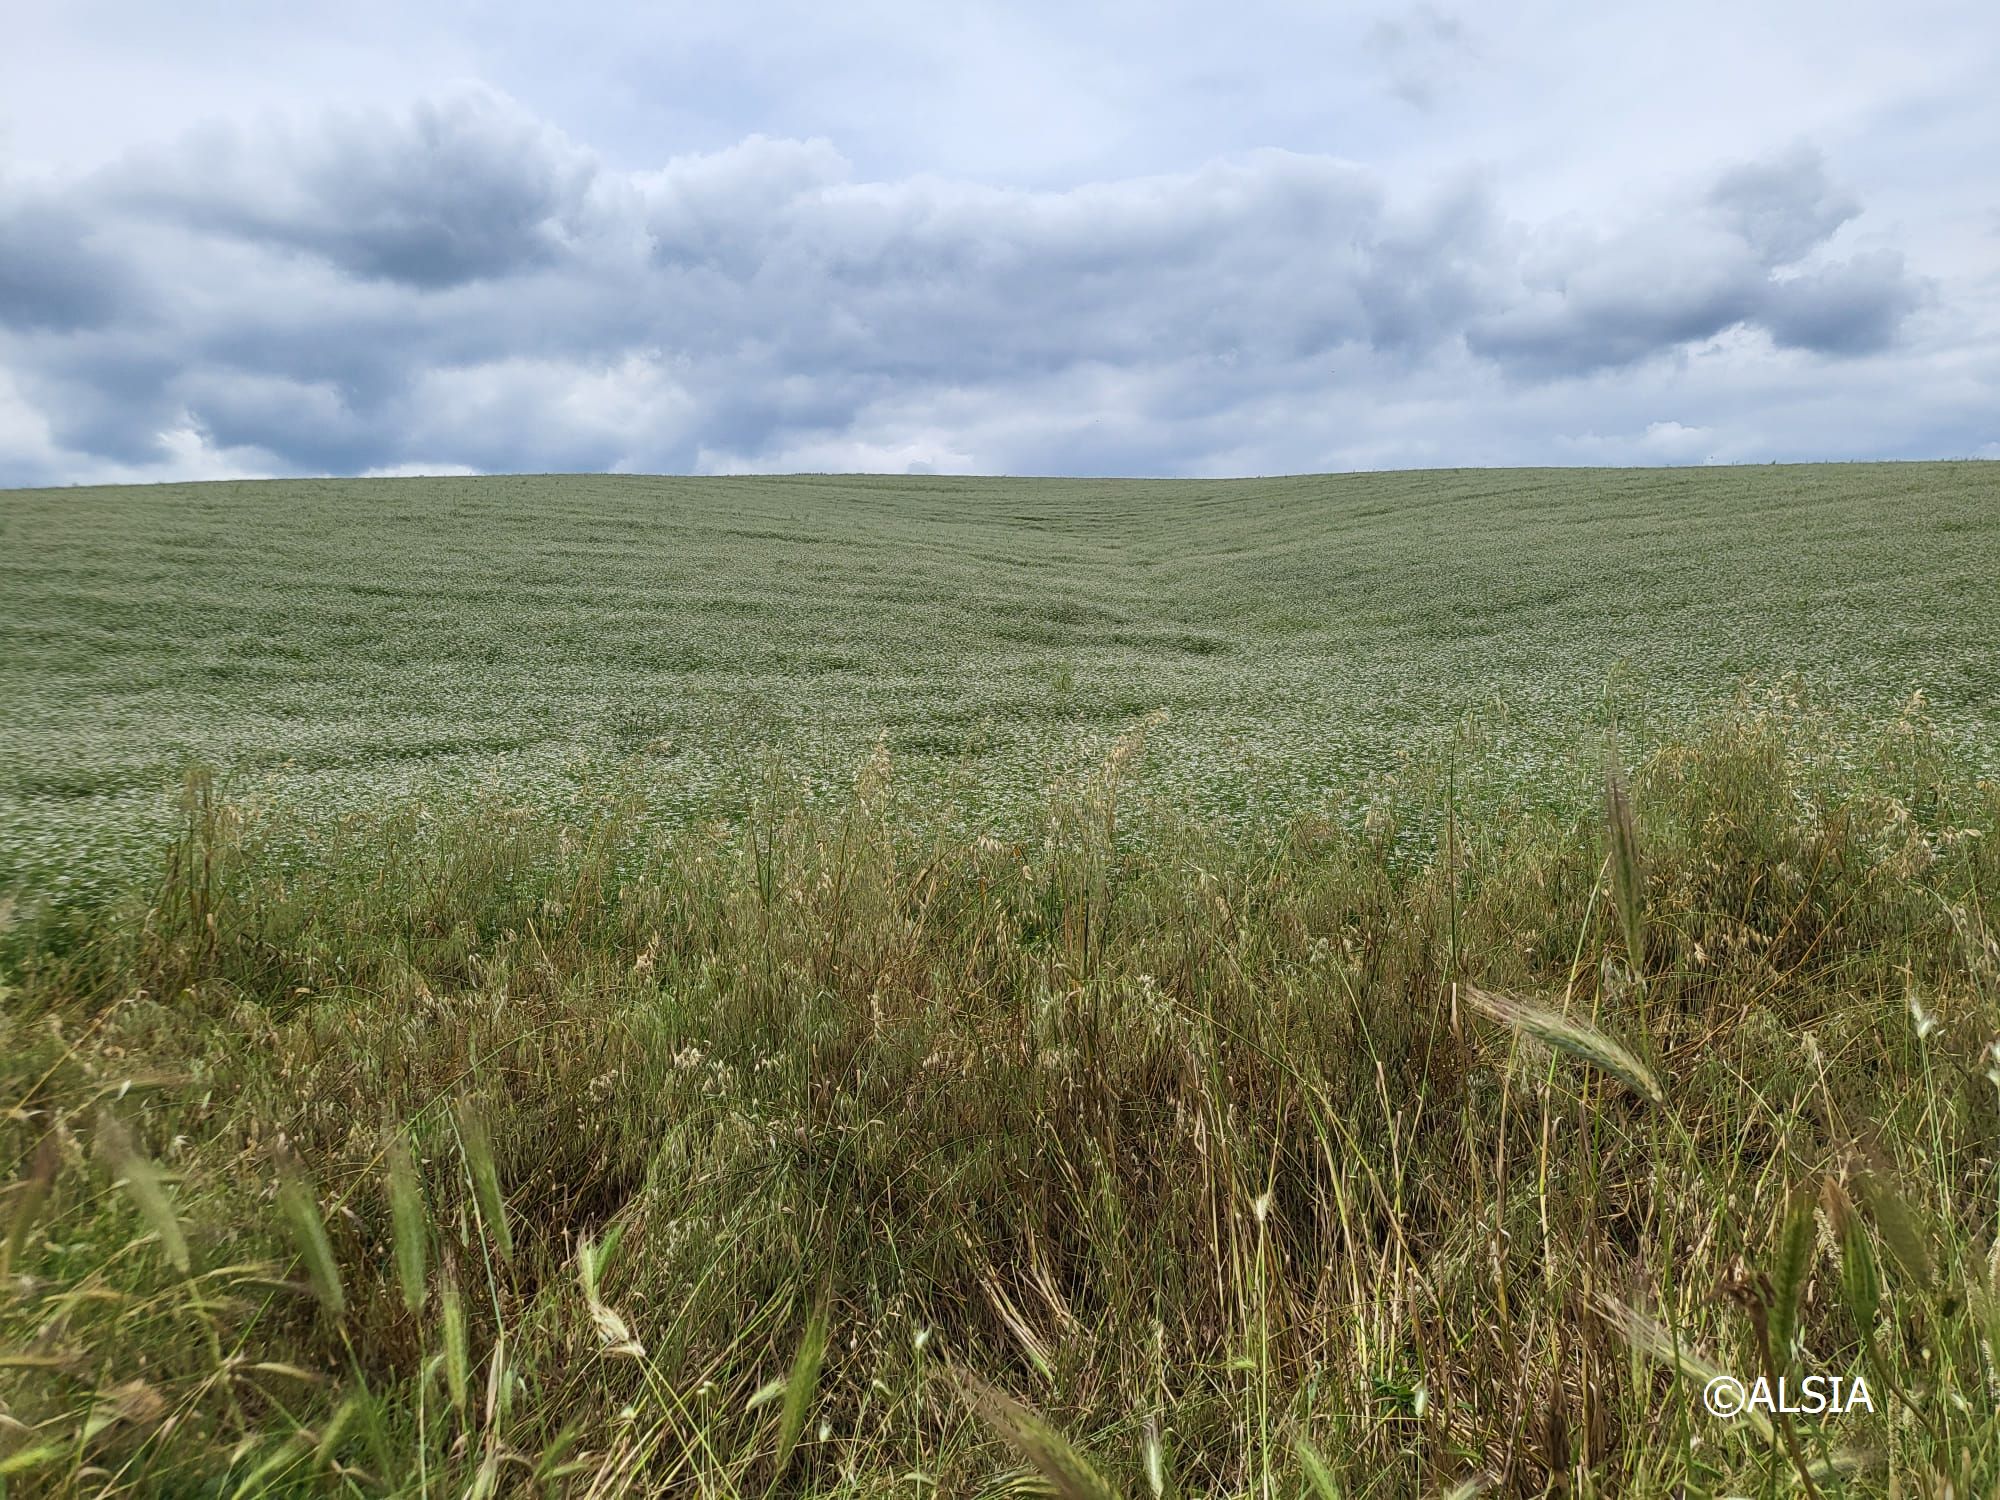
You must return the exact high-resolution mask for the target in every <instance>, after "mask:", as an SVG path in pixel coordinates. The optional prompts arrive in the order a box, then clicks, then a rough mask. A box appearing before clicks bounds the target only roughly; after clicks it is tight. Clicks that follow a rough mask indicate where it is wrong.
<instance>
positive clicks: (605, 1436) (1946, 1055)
mask: <svg viewBox="0 0 2000 1500" xmlns="http://www.w3.org/2000/svg"><path fill="white" fill-rule="evenodd" d="M0 580H4V581H0V589H4V592H0V702H4V704H5V714H4V717H0V877H4V878H0V1496H12V1495H15V1494H32V1495H40V1494H51V1495H90V1496H105V1497H113V1496H116V1497H124V1496H135V1497H136V1496H142V1495H143V1496H151V1495H204V1496H207V1495H213V1496H246V1497H248V1496H263V1495H287V1496H289V1495H319V1494H332V1495H342V1496H351V1497H363V1496H383V1495H396V1496H403V1495H410V1496H433V1495H453V1496H469V1497H473V1500H491V1497H498V1496H502V1495H508V1496H512V1495H549V1496H578V1497H583V1496H591V1497H596V1496H609V1495H625V1494H640V1495H657V1496H662V1497H665V1496H700V1497H704V1500H707V1497H718V1500H721V1497H730V1500H734V1497H744V1500H753V1497H754V1500H775V1497H778V1496H816V1497H817V1496H825V1497H833V1496H839V1497H852V1500H861V1497H870V1500H873V1497H890V1496H898V1497H902V1496H907V1497H912V1500H919V1497H928V1496H932V1495H936V1496H954V1497H956V1496H975V1497H980V1500H1001V1497H1016V1496H1025V1495H1037V1494H1041V1495H1054V1496H1057V1497H1059V1500H1113V1497H1125V1500H1143V1497H1151V1500H1167V1497H1170V1496H1171V1497H1189V1500H1192V1497H1196V1496H1227V1497H1232V1500H1237V1497H1240V1500H1294V1497H1304V1500H1341V1497H1347V1500H1391V1497H1402V1496H1426V1497H1430V1496H1443V1497H1451V1500H1470V1497H1471V1496H1474V1495H1478V1494H1494V1495H1508V1496H1538V1495H1566V1496H1578V1497H1581V1496H1605V1497H1610V1496H1654V1495H1678V1496H1687V1497H1722V1496H1730V1495H1752V1494H1755V1495H1768V1496H1777V1495H1799V1496H1803V1497H1806V1500H1821V1497H1824V1500H1832V1497H1835V1496H1850V1495H1853V1496H1861V1495H1867V1496H1886V1495H1897V1496H1910V1497H1916V1496H1923V1497H1928V1500H1944V1497H1947V1496H1951V1497H1955V1500H1959V1497H1965V1496H1970V1495H1983V1494H1990V1493H1993V1492H1994V1491H1995V1486H1996V1485H2000V1207H1996V1205H2000V782H1996V778H1995V769H1996V759H1997V758H2000V757H1996V750H1995V744H1996V735H1995V731H1996V728H2000V651H1996V648H1995V644H1994V621H1996V620H2000V465H1993V464H1978V463H1965V464H1925V465H1885V466H1852V467H1849V466H1840V467H1803V468H1759V469H1732V470H1712V471H1689V470H1677V471H1580V470H1572V471H1548V472H1517V471H1507V472H1473V471H1464V472H1452V473H1434V474H1402V475H1368V476H1352V477H1337V478H1336V477H1320V478H1296V479H1284V480H1271V481H1242V482H1229V483H1206V482H1174V483H1122V482H1120V483H1113V482H1096V481H1092V482H1084V481H1026V480H1009V481H1000V480H962V481H961V480H942V479H936V480H933V479H893V480H892V479H866V478H841V479H830V478H816V477H815V478H804V477H802V478H792V479H743V480H735V479H731V480H668V479H648V478H617V477H609V478H521V479H516V478H504V479H436V480H398V481H369V482H331V481H329V482H311V483H304V482H301V483H268V484H265V483H259V484H231V485H200V486H176V487H161V488H156V489H145V490H138V489H128V490H118V489H93V490H73V491H34V492H15V493H7V494H0ZM1807 1377H1812V1378H1814V1379H1816V1380H1820V1381H1824V1380H1825V1379H1827V1378H1829V1377H1838V1378H1839V1379H1840V1380H1841V1381H1842V1382H1843V1383H1844V1384H1845V1386H1846V1388H1848V1389H1849V1390H1850V1391H1851V1390H1852V1388H1853V1384H1854V1382H1857V1381H1858V1382H1860V1383H1861V1387H1862V1388H1863V1389H1865V1390H1866V1391H1867V1392H1868V1399H1867V1400H1866V1401H1865V1402H1859V1403H1856V1402H1853V1401H1851V1400H1850V1402H1849V1403H1848V1404H1847V1405H1846V1406H1845V1408H1844V1409H1842V1410H1839V1411H1835V1412H1831V1413H1828V1412H1824V1411H1822V1412H1816V1413H1810V1414H1806V1413H1801V1412H1799V1411H1796V1410H1783V1409H1779V1407H1778V1406H1775V1405H1773V1404H1772V1403H1771V1402H1770V1401H1769V1399H1768V1398H1767V1400H1766V1402H1765V1404H1764V1405H1763V1406H1755V1405H1753V1406H1750V1407H1749V1408H1747V1409H1745V1410H1742V1411H1739V1412H1734V1413H1722V1414H1718V1413H1717V1411H1716V1410H1715V1409H1713V1408H1712V1407H1710V1406H1708V1405H1707V1404H1706V1401H1705V1396H1704V1392H1705V1390H1707V1389H1709V1388H1710V1387H1711V1386H1712V1384H1713V1382H1714V1381H1716V1380H1717V1379H1718V1378H1721V1379H1724V1380H1737V1381H1740V1382H1741V1384H1742V1386H1743V1387H1744V1388H1754V1384H1755V1382H1757V1381H1759V1380H1763V1381H1764V1382H1765V1383H1766V1386H1767V1387H1769V1386H1772V1385H1774V1384H1775V1385H1783V1384H1784V1383H1786V1382H1789V1383H1790V1387H1791V1389H1793V1390H1794V1391H1795V1392H1796V1391H1797V1390H1798V1389H1799V1383H1800V1382H1801V1381H1802V1380H1804V1379H1805V1378H1807Z"/></svg>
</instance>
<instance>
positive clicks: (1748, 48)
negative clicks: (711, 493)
mask: <svg viewBox="0 0 2000 1500" xmlns="http://www.w3.org/2000/svg"><path fill="white" fill-rule="evenodd" d="M7 30H8V41H7V46H6V48H5V50H4V51H0V485H44V484H68V483H93V482H116V481H133V480H151V479H180V478H220V477H233V476H241V475H262V474H363V473H409V472H433V473H438V472H464V471H481V472H487V471H548V470H639V471H654V472H679V473H721V472H743V471H760V470H768V471H794V470H815V471H816V470H877V471H895V472H901V471H906V470H916V471H923V470H933V471H937V472H979V473H1077V474H1104V473H1119V474H1182V475H1218V474H1268V473H1279V472H1299V471H1310V470H1333V469H1359V468H1400V467H1421V466H1436V465H1461V464H1523V463H1552V464H1573V463H1620V464H1624V463H1701V462H1710V461H1713V462H1738V461H1761V460H1766V459H1809V458H1929V457H1962V456H1974V455H1976V456H1984V457H2000V89H1996V88H1995V87H1994V80H1995V79H1996V78H2000V8H1995V7H1994V6H1993V5H1991V4H1990V3H1987V0H1977V3H1951V4H1945V3H1928V0H1904V3H1900V4H1898V5H1895V6H1890V5H1886V4H1880V3H1873V4H1854V3H1846V0H1814V3H1811V4H1806V3H1802V0H1767V3H1762V4H1758V5H1754V6H1747V5H1745V4H1743V0H1726V3H1710V0H1683V3H1680V4H1676V5H1673V6H1657V5H1655V6H1644V7H1640V6H1621V5H1610V6H1607V5H1603V4H1581V3H1556V0H1524V3H1521V4H1517V5H1513V6H1507V7H1499V6H1479V7H1474V6H1471V5H1458V4H1451V3H1442V0H1441V3H1437V4H1431V3H1423V4H1416V5H1405V4H1397V3H1389V4H1385V5H1382V6H1370V5H1359V6H1345V5H1336V4H1330V3H1318V4H1310V3H1305V0H1234V3H1232V4H1230V5H1227V6H1224V5H1217V4H1213V3H1204V4H1200V5H1194V4H1180V3H1177V0H1146V3H1138V0H1129V3H1128V0H1103V3H1098V4H1077V3H1075V0H1069V3H1062V4H1055V3H1049V4H1043V3H1017V4H1006V5H1002V4H980V3H963V4H949V3H947V4H942V5H940V4H928V3H919V0H852V3H846V4H841V5H832V6H829V5H825V4H811V5H807V4H799V5H782V4H768V3H737V4H730V5H714V4H703V5H692V4H681V3H668V4H645V5H641V4H628V5H620V6H607V5H602V4H599V3H597V0H570V3H567V4H565V5H561V6H554V5H543V6H529V5H525V4H511V3H500V0H492V3H488V0H426V3H408V0H404V3H377V0H347V3H345V4H343V5H341V6H338V7H336V6H331V5H326V6H312V7H307V6H294V5H252V4H245V3H241V0H233V3H220V0H180V3H177V4H175V5H172V6H165V5H160V4H157V3H155V0H71V3H64V4H57V3H53V0H49V3H37V0H24V3H22V4H20V5H17V6H13V7H10V13H9V18H8V24H7Z"/></svg>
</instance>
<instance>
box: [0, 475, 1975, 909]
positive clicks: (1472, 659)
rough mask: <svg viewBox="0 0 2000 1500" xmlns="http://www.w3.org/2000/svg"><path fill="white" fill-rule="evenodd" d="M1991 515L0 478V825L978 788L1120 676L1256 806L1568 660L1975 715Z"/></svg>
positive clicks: (1083, 713) (1284, 493)
mask: <svg viewBox="0 0 2000 1500" xmlns="http://www.w3.org/2000/svg"><path fill="white" fill-rule="evenodd" d="M1996 522H2000V466H1996V465H1993V464H1978V463H1962V464H1909V465H1869V466H1847V465H1843V466H1805V467H1770V468H1740V469H1711V470H1691V469H1675V470H1574V469H1571V470H1545V471H1529V470H1509V471H1445V472H1423V473H1403V474H1371V475H1351V476H1316V477H1302V478H1288V479H1277V480H1249V481H1230V482H1210V481H1169V482H1152V481H1069V480H997V479H965V480H961V479H942V478H925V477H914V478H872V477H842V478H829V477H793V478H781V479H669V478H646V477H618V476H610V477H575V476H549V477H496V478H474V479H413V480H363V481H338V480H330V481H274V482H268V483H249V484H214V485H193V486H161V487H149V488H134V489H119V488H104V489H84V490H58V491H17V492H10V493H4V494H0V700H4V701H5V702H7V704H8V705H9V711H8V714H7V716H6V720H5V724H4V727H0V829H8V830H12V832H13V834H14V835H15V837H14V839H13V841H12V842H13V844H14V854H13V856H12V858H11V859H9V860H8V861H7V863H9V864H11V865H13V867H14V870H15V872H16V873H17V875H20V874H25V873H27V872H28V871H30V870H33V869H41V868H49V867H53V865H54V864H58V863H60V864H74V863H75V861H76V860H77V859H81V860H82V863H83V865H84V866H85V867H88V866H89V865H91V864H93V863H94V862H96V860H97V857H98V855H97V852H94V851H97V850H98V848H99V846H101V845H102V844H104V843H105V842H106V841H113V842H116V841H118V840H120V839H122V838H123V837H124V836H125V833H126V832H127V831H136V830H138V829H139V828H140V826H141V825H142V824H149V823H151V822H153V821H155V814H156V811H157V809H158V807H159V805H160V799H159V789H160V788H161V786H162V785H163V784H166V783H168V782H170V781H171V779H172V778H173V776H174V774H175V772H176V770H177V768H178V766H179V765H180V764H181V763H182V762H183V761H184V760H185V759H187V758H189V757H195V758H201V759H205V760H209V761H212V762H215V763H217V764H220V765H223V766H227V767H235V768H239V769H240V768H253V767H254V768H264V769H265V770H267V771H269V770H271V769H272V768H276V771H275V775H274V781H273V784H274V786H276V787H277V788H278V789H279V790H281V791H288V792H291V793H296V794H299V795H301V796H303V797H305V798H307V799H308V800H311V801H313V802H316V803H318V804H320V805H323V806H334V805H344V804H350V803H353V802H356V801H365V800H367V799H369V798H371V797H373V796H375V795H377V793H378V792H380V791H382V790H385V789H390V788H400V787H403V786H406V785H407V784H409V783H410V782H411V780H412V779H413V778H415V779H418V780H421V779H423V778H424V777H431V776H437V775H443V776H445V777H447V778H451V779H457V780H464V779H480V778H485V777H488V776H498V777H499V778H501V779H502V780H503V781H505V782H507V783H509V784H517V785H519V786H520V787H521V788H522V789H523V790H524V791H525V792H526V793H528V794H529V795H531V796H536V795H539V796H555V795H558V794H559V792H560V789H561V788H562V787H564V786H566V785H568V784H570V783H571V782H572V781H573V779H574V777H575V774H576V764H577V758H578V757H579V755H583V756H588V757H590V758H592V759H593V760H596V761H600V762H601V761H602V760H603V759H604V758H606V757H612V758H616V757H624V756H629V755H633V754H642V755H645V756H647V757H648V758H649V775H650V776H651V777H653V778H654V779H655V781H656V783H657V785H658V786H659V787H660V788H661V789H662V790H663V791H664V793H665V794H666V796H667V797H668V798H669V800H671V801H674V802H676V803H678V804H679V805H683V806H688V807H693V806H696V805H700V804H702V803H704V802H705V801H706V800H707V799H710V798H712V797H714V796H717V795H722V796H725V797H726V796H727V795H728V794H729V792H730V791H731V789H732V787H733V786H734V785H735V784H737V783H739V782H740V781H741V779H742V775H743V772H744V770H745V768H746V766H747V765H749V764H751V763H753V762H754V761H755V760H756V758H757V757H758V756H759V755H760V754H761V753H763V752H764V751H766V750H775V751H777V752H779V753H780V754H781V755H782V756H784V757H785V758H786V759H787V760H789V761H792V762H795V763H797V764H799V765H802V766H804V767H807V768H810V769H814V770H817V771H819V772H821V773H823V774H825V775H828V776H838V775H841V774H844V772H845V770H846V769H847V768H849V767H851V765H852V764H853V763H854V761H855V760H857V759H858V758H859V757H860V756H862V755H863V754H865V753H866V751H867V749H868V747H869V745H870V744H871V743H872V742H873V741H874V740H875V738H876V737H877V736H878V735H884V736H886V738H887V742H888V744H889V746H890V748H891V750H892V752H893V753H894V754H895V755H896V756H897V757H898V759H899V761H900V762H902V763H905V764H912V763H913V764H914V765H915V766H916V767H917V768H919V770H920V771H925V773H926V774H928V773H929V772H932V771H936V770H939V769H941V768H945V767H952V768H955V776H956V780H957V782H958V783H959V786H960V791H961V793H962V794H964V795H965V796H966V797H968V798H969V799H970V800H971V801H972V802H973V803H974V804H976V805H979V806H984V807H988V808H991V809H994V810H996V811H997V810H1000V809H1004V808H1005V807H1007V806H1009V805H1012V804H1013V803H1015V802H1017V801H1018V800H1019V799H1020V798H1022V797H1023V796H1027V795H1031V794H1032V793H1033V792H1034V790H1035V789H1036V788H1037V787H1038V786H1039V785H1040V784H1041V782H1042V780H1043V778H1044V777H1045V775H1046V774H1047V772H1048V770H1049V768H1050V767H1051V766H1052V765H1056V764H1060V763H1063V762H1065V761H1067V760H1071V759H1074V757H1075V755H1076V753H1077V752H1078V750H1079V748H1080V747H1081V746H1082V745H1083V743H1084V742H1085V741H1086V740H1087V739H1088V738H1089V736H1090V735H1092V734H1093V733H1094V732H1096V731H1099V730H1112V729H1116V728H1119V727H1122V726H1124V725H1125V724H1128V723H1129V722H1131V721H1132V720H1134V719H1137V718H1139V717H1140V716H1142V715H1145V714H1147V713H1150V712H1152V711H1153V710H1156V709H1166V710H1167V711H1168V713H1169V716H1170V717H1169V720H1168V722H1167V724H1166V726H1165V727H1164V728H1163V729H1162V730H1161V731H1160V736H1159V738H1160V740H1161V742H1162V744H1163V746H1164V749H1165V751H1166V753H1165V754H1164V755H1162V756H1156V757H1155V763H1156V767H1157V769H1156V772H1155V774H1156V777H1157V778H1158V779H1159V785H1160V786H1161V788H1162V789H1165V790H1170V791H1173V792H1174V793H1176V794H1177V795H1178V796H1180V797H1181V798H1182V799H1183V800H1184V801H1186V802H1187V803H1188V804H1189V805H1191V806H1194V807H1197V808H1200V809H1203V810H1207V811H1222V812H1229V811H1233V810H1240V809H1244V808H1264V809H1276V810H1280V811H1283V810H1290V809H1295V808H1297V807H1300V806H1303V805H1308V804H1310V803H1311V802H1312V801H1313V800H1314V799H1315V798H1316V797H1319V796H1321V795H1323V794H1324V792H1325V791H1326V789H1327V788H1328V787H1329V786H1334V785H1338V784H1341V783H1344V782H1351V781H1352V780H1353V779H1354V778H1355V777H1356V776H1358V775H1361V774H1363V773H1365V772H1366V771H1368V770H1370V769H1373V768H1377V767H1381V766H1383V765H1386V764H1389V763H1390V762H1391V761H1392V760H1393V758H1394V756H1395V754H1396V752H1397V751H1398V750H1399V749H1402V748H1405V747H1410V746H1425V745H1432V744H1436V743H1437V742H1438V741H1439V740H1440V739H1441V738H1442V737H1443V736H1444V735H1445V734H1446V733H1447V732H1448V730H1449V728H1450V726H1451V724H1452V723H1453V722H1454V721H1455V720H1456V719H1457V718H1458V717H1459V716H1460V715H1461V714H1463V713H1464V712H1466V711H1467V710H1468V709H1470V708H1473V707H1475V706H1478V705H1482V704H1491V703H1492V702H1493V701H1494V700H1495V699H1498V700H1500V701H1501V702H1503V703H1504V704H1505V705H1506V708H1507V711H1508V717H1509V721H1510V723H1511V724H1512V725H1513V728H1512V729H1511V731H1510V734H1509V741H1508V748H1507V751H1506V753H1507V755H1508V756H1509V757H1510V758H1511V761H1512V763H1514V764H1515V765H1516V766H1517V768H1518V769H1519V774H1520V775H1521V776H1522V777H1524V778H1525V779H1527V780H1528V781H1530V782H1532V781H1533V780H1534V778H1535V777H1536V776H1537V775H1538V774H1541V773H1540V771H1539V770H1538V768H1539V767H1541V766H1543V765H1544V764H1545V762H1546V761H1547V759H1548V757H1550V756H1551V755H1555V754H1558V753H1559V752H1560V750H1561V748H1562V747H1563V746H1564V745H1565V744H1566V743H1567V741H1568V739H1569V737H1570V736H1571V735H1572V734H1573V732H1574V730H1575V729H1576V728H1577V727H1578V726H1580V725H1583V724H1586V723H1588V722H1590V721H1591V720H1592V719H1593V718H1594V717H1595V716H1597V715H1598V714H1599V713H1600V712H1601V705H1602V703H1603V701H1604V698H1605V695H1606V692H1607V685H1608V684H1609V690H1610V692H1611V693H1612V696H1613V697H1614V698H1615V699H1616V701H1617V711H1618V712H1619V714H1620V715H1621V717H1622V718H1623V719H1624V720H1625V721H1627V722H1628V723H1636V724H1638V725H1640V726H1641V727H1642V728H1643V726H1646V725H1649V724H1653V725H1657V724H1664V723H1671V722H1677V721H1680V720H1683V719H1685V718H1686V717H1687V716H1689V715H1690V714H1692V713H1694V712H1697V711H1698V710H1699V709H1701V708H1702V707H1703V706H1704V705H1706V704H1710V703H1713V702H1715V701H1716V700H1718V699H1719V698H1721V697H1723V696H1726V695H1727V694H1728V693H1729V692H1730V691H1731V690H1732V689H1733V688H1734V687H1735V685H1736V684H1737V683H1738V682H1739V681H1740V680H1741V679H1742V678H1744V677H1745V676H1754V677H1759V678H1772V677H1775V676H1778V675H1780V674H1785V673H1791V672H1798V673H1802V674H1804V676H1805V677H1806V679H1807V680H1808V681H1809V682H1810V683H1811V684H1813V685H1814V686H1816V687H1820V688H1824V689H1826V690H1828V691H1829V692H1830V694H1831V695H1832V696H1833V697H1835V698H1836V699H1837V700H1839V701H1840V702H1842V703H1843V704H1845V705H1848V706H1850V707H1852V708H1854V709H1856V710H1859V711H1862V712H1876V711H1879V710H1880V709H1883V708H1885V707H1888V706H1890V705H1893V704H1894V703H1897V702H1900V701H1901V700H1903V699H1905V698H1907V696H1908V695H1909V694H1910V693H1911V692H1912V691H1913V690H1916V689H1919V688H1921V689H1922V690H1924V691H1925V692H1926V693H1927V694H1928V695H1929V698H1930V701H1931V704H1932V708H1933V711H1934V712H1935V713H1936V714H1937V715H1938V717H1939V719H1940V721H1941V723H1942V724H1943V725H1944V727H1945V729H1946V730H1947V732H1948V733H1950V734H1952V735H1954V736H1955V737H1957V738H1959V739H1961V740H1976V739H1978V738H1979V737H1980V736H1981V733H1982V731H1983V730H1984V729H1986V728H1987V727H1989V725H1990V720H1989V718H1988V715H1989V714H1990V713H1991V712H1992V709H1993V705H1994V704H1995V702H1996V699H2000V654H1996V652H1995V651H1994V649H1993V646H1992V638H1991V625H1990V622H1991V621H1992V620H1994V619H1996V618H2000V525H1996ZM1621 663H1622V664H1623V665H1622V666H1621V665H1620V664H1621ZM925 768H928V770H926V769H925ZM7 874H8V871H7V870H6V869H4V868H0V879H4V878H5V877H6V876H7Z"/></svg>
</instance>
